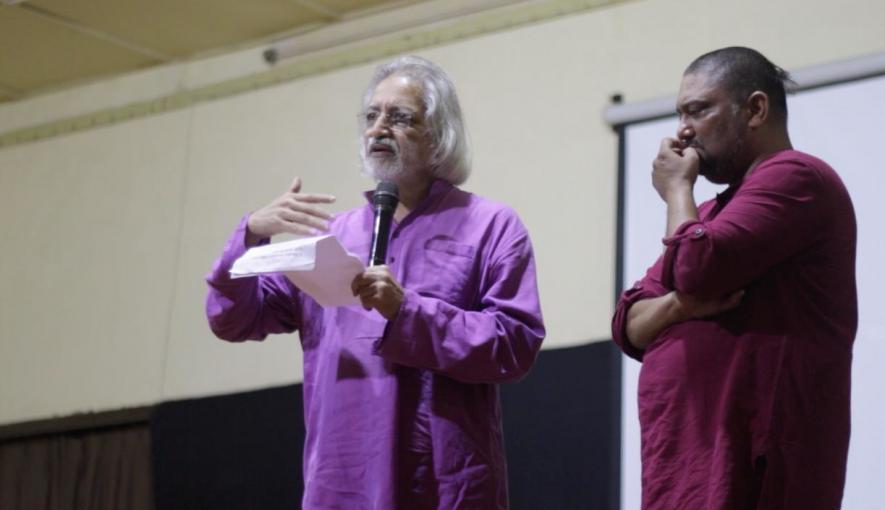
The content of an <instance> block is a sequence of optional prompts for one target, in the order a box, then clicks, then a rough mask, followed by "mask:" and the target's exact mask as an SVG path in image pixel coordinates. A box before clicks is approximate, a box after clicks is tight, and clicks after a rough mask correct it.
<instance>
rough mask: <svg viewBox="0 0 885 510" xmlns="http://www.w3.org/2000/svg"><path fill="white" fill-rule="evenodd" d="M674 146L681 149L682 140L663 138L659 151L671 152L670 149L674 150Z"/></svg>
mask: <svg viewBox="0 0 885 510" xmlns="http://www.w3.org/2000/svg"><path fill="white" fill-rule="evenodd" d="M674 148H680V149H681V148H682V142H680V141H679V140H677V139H675V138H664V139H663V140H661V147H660V150H659V152H665V151H666V152H669V151H672V150H673V149H674Z"/></svg>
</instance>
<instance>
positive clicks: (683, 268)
mask: <svg viewBox="0 0 885 510" xmlns="http://www.w3.org/2000/svg"><path fill="white" fill-rule="evenodd" d="M787 80H788V76H787V74H786V73H785V72H784V71H783V70H782V69H780V68H779V67H777V66H775V65H774V64H772V63H771V62H770V61H769V60H768V59H766V58H765V57H764V56H763V55H761V54H760V53H759V52H757V51H755V50H751V49H749V48H739V47H732V48H724V49H721V50H717V51H714V52H711V53H708V54H705V55H702V56H701V57H699V58H698V59H696V60H695V61H694V62H693V63H692V64H691V65H690V66H689V67H688V69H687V70H686V71H685V74H684V75H683V79H682V86H681V87H680V90H679V95H678V98H677V105H676V110H677V113H678V114H679V128H678V132H677V136H676V138H667V139H665V140H663V142H662V143H661V147H660V150H659V152H658V155H657V158H656V159H655V160H654V163H653V173H652V181H653V185H654V187H655V189H656V190H657V191H658V194H659V195H660V196H661V198H662V199H663V200H664V202H665V203H666V206H667V218H666V223H667V230H666V236H665V237H664V240H663V242H664V252H663V255H661V257H660V258H659V259H658V261H657V262H656V263H655V264H654V265H653V266H652V267H651V268H650V269H649V270H648V273H647V274H646V276H645V277H644V278H643V279H642V280H641V281H639V282H638V283H636V285H635V286H634V287H633V288H631V289H629V290H627V291H626V292H624V294H623V295H622V296H621V298H620V300H619V302H618V305H617V310H616V312H615V316H614V319H613V324H612V331H613V335H614V339H615V341H616V342H617V343H618V344H619V345H620V346H621V348H622V349H623V350H624V352H625V353H626V354H627V355H629V356H632V357H634V358H636V359H637V360H640V361H642V369H641V372H640V376H639V396H638V398H639V420H640V426H641V433H642V449H641V453H642V506H643V508H645V509H666V510H672V509H677V508H680V509H681V508H685V509H754V508H760V509H797V510H799V509H801V510H813V509H837V508H839V506H840V502H841V498H842V490H843V487H844V482H845V464H846V458H847V452H848V439H849V433H850V424H849V420H850V405H849V399H850V381H851V351H852V344H853V342H854V336H855V332H856V330H857V292H856V286H855V276H854V264H855V245H856V226H855V218H854V210H853V207H852V204H851V199H850V198H849V196H848V193H847V191H846V189H845V187H844V186H843V184H842V181H841V180H840V179H839V177H838V175H836V172H834V171H833V169H832V168H830V166H829V165H827V164H826V163H825V162H823V161H821V160H820V159H818V158H815V157H814V156H811V155H809V154H805V153H803V152H799V151H796V150H793V148H792V145H791V143H790V138H789V135H788V132H787V102H786V94H785V86H784V84H785V82H786V81H787ZM698 175H702V176H704V177H706V178H707V179H708V180H710V181H712V182H714V183H722V184H727V185H728V188H727V189H726V190H725V191H724V192H723V193H721V194H719V195H717V196H716V198H715V199H713V200H710V201H707V202H704V203H703V204H701V205H700V207H698V206H696V205H695V201H694V197H693V188H694V183H695V181H696V179H697V176H698Z"/></svg>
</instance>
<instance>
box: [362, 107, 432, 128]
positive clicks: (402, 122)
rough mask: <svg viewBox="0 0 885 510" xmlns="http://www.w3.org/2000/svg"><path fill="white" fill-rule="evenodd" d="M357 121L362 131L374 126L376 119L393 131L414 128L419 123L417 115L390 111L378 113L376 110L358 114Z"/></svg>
mask: <svg viewBox="0 0 885 510" xmlns="http://www.w3.org/2000/svg"><path fill="white" fill-rule="evenodd" d="M358 117H359V120H360V123H361V124H362V126H363V128H364V129H369V128H370V127H372V126H374V125H375V124H376V123H377V122H378V119H379V118H380V119H381V122H383V123H384V124H385V125H387V126H388V127H391V128H395V129H406V128H410V127H414V126H415V125H417V124H418V123H419V121H418V118H417V115H415V114H414V113H411V112H409V111H405V110H397V109H394V110H390V111H387V112H380V111H378V110H368V111H366V112H364V113H361V114H359V116H358Z"/></svg>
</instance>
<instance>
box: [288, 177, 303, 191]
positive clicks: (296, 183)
mask: <svg viewBox="0 0 885 510" xmlns="http://www.w3.org/2000/svg"><path fill="white" fill-rule="evenodd" d="M299 191H301V177H296V178H295V179H293V180H292V184H291V185H289V192H290V193H298V192H299Z"/></svg>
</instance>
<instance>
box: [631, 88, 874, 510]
mask: <svg viewBox="0 0 885 510" xmlns="http://www.w3.org/2000/svg"><path fill="white" fill-rule="evenodd" d="M788 102H789V109H790V117H789V119H790V121H789V129H790V135H791V139H792V142H793V146H794V147H795V148H796V149H798V150H802V151H805V152H808V153H811V154H814V155H816V156H818V157H820V158H822V159H824V160H825V161H827V162H828V163H830V165H832V166H833V168H835V169H836V171H837V172H838V173H839V174H840V175H841V177H842V179H843V180H844V182H845V184H846V186H847V187H848V190H849V192H850V194H851V197H852V200H853V202H854V207H855V212H856V215H857V224H858V251H857V284H858V300H859V316H860V323H859V328H858V332H857V338H856V340H855V345H854V363H853V375H852V404H851V406H852V431H851V446H850V450H849V456H848V475H847V482H846V487H845V496H844V499H843V506H842V508H844V509H846V510H867V509H869V510H873V509H874V508H881V505H882V501H885V484H883V483H882V481H883V480H885V468H883V462H882V459H885V440H883V439H882V431H883V430H885V406H883V405H882V403H881V393H882V392H883V391H885V367H883V366H881V365H880V363H883V362H885V297H883V295H882V293H881V291H880V290H879V289H880V288H883V287H885V271H883V270H877V269H876V267H875V264H877V263H879V262H882V261H885V242H883V240H882V239H881V236H882V235H883V234H885V228H883V226H882V223H883V221H885V200H883V199H882V197H880V196H879V195H880V194H881V193H882V192H883V190H885V165H883V163H882V162H881V161H879V160H878V157H877V156H876V152H875V151H876V150H877V147H878V146H879V144H883V143H885V76H878V77H873V78H866V79H861V80H855V81H851V82H846V83H840V84H836V85H829V86H824V87H819V88H815V89H811V90H806V91H802V92H799V93H797V94H794V95H792V96H790V98H789V99H788ZM675 130H676V119H675V116H674V117H670V118H665V119H658V120H653V121H647V122H640V123H635V124H629V125H627V126H626V127H625V128H624V134H623V136H624V137H625V140H624V143H625V146H624V154H623V158H624V159H623V161H622V168H623V171H624V172H625V173H624V175H623V187H622V190H621V192H622V195H621V196H622V197H623V198H622V200H623V203H622V204H621V209H622V211H623V214H624V216H623V218H622V225H623V230H622V233H621V234H622V237H621V238H622V243H621V246H620V250H621V254H622V256H623V259H622V263H623V265H622V274H620V275H618V277H619V278H620V280H619V283H620V286H619V288H624V287H627V286H630V285H632V284H633V282H635V281H636V280H638V279H639V278H641V277H642V275H644V274H645V270H646V269H647V268H648V266H650V265H651V264H652V263H653V262H654V260H655V258H656V257H657V256H658V255H659V254H660V252H661V249H662V245H661V243H660V239H661V238H662V237H663V232H664V228H665V216H664V215H665V209H664V205H663V202H661V200H660V199H659V198H658V196H657V194H656V193H655V191H654V189H653V188H652V185H651V179H650V174H651V161H652V158H653V157H654V155H655V153H656V151H657V148H658V146H659V144H660V140H661V138H663V137H665V136H673V134H674V133H675ZM701 181H703V179H701V180H700V181H699V185H698V186H697V188H696V190H695V199H696V200H697V201H698V203H700V202H702V201H704V200H706V199H708V198H711V197H712V196H713V195H714V194H715V193H716V191H718V189H717V188H716V187H714V186H712V185H711V184H710V183H708V182H706V181H703V182H701ZM639 367H640V365H639V363H636V362H635V361H633V360H630V359H628V358H626V357H625V358H624V361H623V375H622V377H623V380H622V388H623V391H622V421H621V423H622V431H621V432H622V450H621V508H623V509H629V510H632V509H637V508H639V506H640V461H639V424H638V418H637V410H636V381H637V378H638V374H639Z"/></svg>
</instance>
